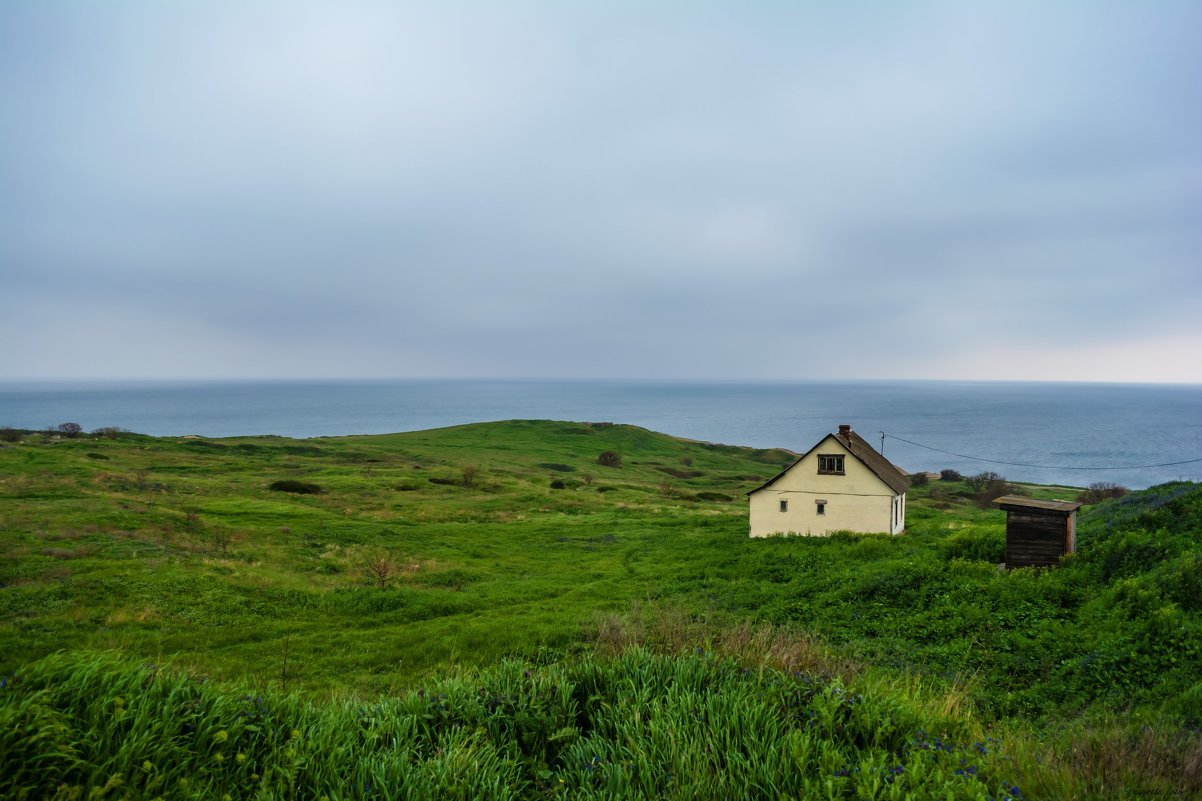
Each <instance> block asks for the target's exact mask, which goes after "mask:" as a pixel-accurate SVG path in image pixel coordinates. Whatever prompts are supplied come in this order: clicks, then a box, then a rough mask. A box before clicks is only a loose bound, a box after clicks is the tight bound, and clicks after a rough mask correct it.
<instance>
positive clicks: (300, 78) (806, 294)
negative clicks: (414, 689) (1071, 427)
mask: <svg viewBox="0 0 1202 801" xmlns="http://www.w3.org/2000/svg"><path fill="white" fill-rule="evenodd" d="M0 343H2V345H3V353H4V357H3V359H0V378H35V377H78V378H94V377H114V378H117V377H149V378H159V377H162V378H209V377H239V378H257V377H263V378H277V377H376V376H381V377H383V376H389V377H422V376H431V377H434V376H456V377H564V378H576V377H598V378H600V377H615V378H617V377H626V378H671V379H679V378H698V379H707V378H730V379H810V378H973V379H976V378H996V379H1057V380H1097V381H1188V382H1202V5H1200V4H1199V3H1197V2H1183V3H1174V2H1160V1H1159V0H1139V1H1138V2H1134V1H1133V2H1104V1H1103V2H1071V1H1069V0H1066V1H1065V2H1057V3H1049V2H1043V1H1042V0H1040V1H1039V2H997V3H986V2H971V3H965V2H958V1H957V2H946V3H919V2H912V3H886V2H879V3H868V2H862V3H859V2H850V3H817V2H813V3H807V2H798V3H785V2H758V3H745V2H743V3H736V2H728V3H707V2H699V3H694V2H690V3H683V2H673V3H667V2H664V3H643V2H638V3H635V2H604V3H602V2H595V3H563V2H555V3H552V2H546V3H518V2H505V3H495V2H489V3H484V2H480V3H448V2H443V1H442V0H440V2H428V3H399V2H378V3H377V2H363V1H359V0H351V1H350V2H348V1H347V0H339V1H338V2H333V0H331V2H328V3H321V2H288V3H283V2H281V3H270V2H228V3H226V2H199V1H197V2H179V3H174V2H173V3H158V2H155V3H151V2H98V1H97V2H82V1H79V2H70V1H66V0H28V1H26V0H3V2H2V3H0Z"/></svg>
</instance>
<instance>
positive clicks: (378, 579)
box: [358, 548, 401, 590]
mask: <svg viewBox="0 0 1202 801" xmlns="http://www.w3.org/2000/svg"><path fill="white" fill-rule="evenodd" d="M358 567H359V574H360V575H361V576H363V578H364V580H365V581H367V583H368V584H372V585H374V586H375V587H376V588H378V589H381V590H384V589H388V585H389V584H391V583H392V582H394V581H396V580H397V578H398V577H399V576H400V575H401V564H400V562H398V561H397V558H396V557H395V556H393V555H392V554H391V553H389V552H388V551H385V550H381V549H378V548H377V549H374V550H371V551H368V552H367V553H366V554H364V555H363V557H362V558H361V559H360V560H359V565H358Z"/></svg>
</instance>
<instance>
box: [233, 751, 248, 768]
mask: <svg viewBox="0 0 1202 801" xmlns="http://www.w3.org/2000/svg"><path fill="white" fill-rule="evenodd" d="M234 759H235V760H237V762H238V764H239V765H241V764H242V763H243V762H245V761H246V754H243V753H241V752H239V753H238V755H237V756H236V757H234Z"/></svg>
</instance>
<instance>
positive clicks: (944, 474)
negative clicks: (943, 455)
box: [939, 468, 963, 481]
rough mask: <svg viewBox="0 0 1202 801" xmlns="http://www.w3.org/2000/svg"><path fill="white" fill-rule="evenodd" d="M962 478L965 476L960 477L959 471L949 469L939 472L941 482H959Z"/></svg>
mask: <svg viewBox="0 0 1202 801" xmlns="http://www.w3.org/2000/svg"><path fill="white" fill-rule="evenodd" d="M961 478H963V476H961V475H960V471H958V470H952V469H951V468H948V469H946V470H940V471H939V480H940V481H959V480H960V479H961Z"/></svg>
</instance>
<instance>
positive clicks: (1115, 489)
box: [1077, 481, 1130, 503]
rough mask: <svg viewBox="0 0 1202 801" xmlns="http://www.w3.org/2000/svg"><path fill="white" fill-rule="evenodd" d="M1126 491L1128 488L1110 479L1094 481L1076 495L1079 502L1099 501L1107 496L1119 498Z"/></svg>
mask: <svg viewBox="0 0 1202 801" xmlns="http://www.w3.org/2000/svg"><path fill="white" fill-rule="evenodd" d="M1128 492H1130V490H1129V489H1127V488H1126V487H1124V486H1122V485H1121V484H1115V483H1114V482H1112V481H1095V482H1094V483H1092V484H1090V485H1089V486H1088V487H1086V488H1085V491H1084V492H1082V493H1081V494H1080V495H1078V496H1077V500H1078V501H1079V502H1081V503H1100V502H1101V501H1104V500H1106V499H1108V498H1121V497H1123V496H1124V495H1126V494H1127V493H1128Z"/></svg>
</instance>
